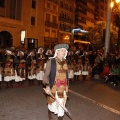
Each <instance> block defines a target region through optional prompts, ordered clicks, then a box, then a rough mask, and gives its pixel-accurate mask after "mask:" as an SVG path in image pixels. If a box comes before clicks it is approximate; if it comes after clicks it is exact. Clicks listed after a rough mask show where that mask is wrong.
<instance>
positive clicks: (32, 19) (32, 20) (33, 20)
mask: <svg viewBox="0 0 120 120" xmlns="http://www.w3.org/2000/svg"><path fill="white" fill-rule="evenodd" d="M31 25H35V17H33V16H32V17H31Z"/></svg>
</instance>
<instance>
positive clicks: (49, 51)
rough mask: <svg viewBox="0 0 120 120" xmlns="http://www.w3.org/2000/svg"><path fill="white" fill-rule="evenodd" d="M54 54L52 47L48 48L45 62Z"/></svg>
mask: <svg viewBox="0 0 120 120" xmlns="http://www.w3.org/2000/svg"><path fill="white" fill-rule="evenodd" d="M52 56H53V54H52V51H51V49H47V50H46V52H45V62H46V61H47V60H48V59H49V58H50V57H52Z"/></svg>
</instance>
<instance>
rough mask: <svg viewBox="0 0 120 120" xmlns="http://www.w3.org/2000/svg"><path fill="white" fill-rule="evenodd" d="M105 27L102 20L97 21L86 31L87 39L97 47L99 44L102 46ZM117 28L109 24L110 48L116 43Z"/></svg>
mask: <svg viewBox="0 0 120 120" xmlns="http://www.w3.org/2000/svg"><path fill="white" fill-rule="evenodd" d="M105 28H106V23H105V22H103V21H98V22H97V23H96V25H95V26H94V27H93V28H92V29H91V30H90V31H89V32H88V34H87V39H88V40H89V41H90V42H91V44H93V45H94V46H96V47H97V48H99V47H100V46H104V42H105V37H104V36H105V33H104V32H105ZM117 33H118V28H117V27H116V26H114V25H113V24H111V25H110V41H111V43H110V44H111V45H112V47H111V48H114V47H115V44H117V38H118V34H117Z"/></svg>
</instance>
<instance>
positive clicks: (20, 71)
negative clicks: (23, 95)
mask: <svg viewBox="0 0 120 120" xmlns="http://www.w3.org/2000/svg"><path fill="white" fill-rule="evenodd" d="M25 79H26V58H25V53H24V51H22V50H18V53H17V60H16V64H15V82H17V85H16V87H20V86H21V87H23V88H24V87H25V85H24V80H25Z"/></svg>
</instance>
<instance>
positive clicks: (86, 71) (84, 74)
mask: <svg viewBox="0 0 120 120" xmlns="http://www.w3.org/2000/svg"><path fill="white" fill-rule="evenodd" d="M90 69H91V68H90V63H89V59H88V58H85V61H84V62H82V79H83V80H86V77H87V75H89V72H90Z"/></svg>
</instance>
